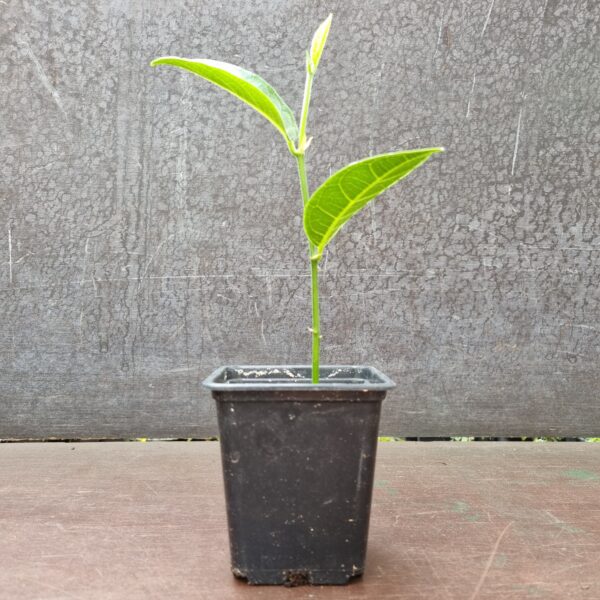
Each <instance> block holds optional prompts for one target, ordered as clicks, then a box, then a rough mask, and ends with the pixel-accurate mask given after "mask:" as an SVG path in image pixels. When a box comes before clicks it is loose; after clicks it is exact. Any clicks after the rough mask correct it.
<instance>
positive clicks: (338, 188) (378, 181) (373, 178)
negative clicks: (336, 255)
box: [304, 148, 443, 255]
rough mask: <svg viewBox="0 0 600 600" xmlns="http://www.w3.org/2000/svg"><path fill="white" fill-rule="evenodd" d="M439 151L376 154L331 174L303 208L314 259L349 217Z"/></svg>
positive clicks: (423, 150)
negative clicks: (313, 249)
mask: <svg viewBox="0 0 600 600" xmlns="http://www.w3.org/2000/svg"><path fill="white" fill-rule="evenodd" d="M442 150H443V148H424V149H421V150H407V151H404V152H393V153H391V154H380V155H379V156H372V157H370V158H365V159H363V160H361V161H358V162H355V163H352V164H350V165H348V166H347V167H344V168H343V169H341V170H339V171H338V172H337V173H334V174H333V175H332V176H331V177H330V178H329V179H327V180H326V181H325V182H324V183H323V184H321V186H320V187H319V188H317V190H315V192H314V193H313V195H312V196H311V198H310V200H309V201H308V203H307V204H306V206H305V207H304V231H305V232H306V235H307V237H308V239H309V240H310V241H311V242H312V243H313V244H314V246H315V247H316V253H317V255H320V254H321V253H322V252H323V249H324V248H325V246H326V245H327V244H328V243H329V242H330V241H331V239H332V238H333V236H334V235H335V234H336V233H337V232H338V231H339V230H340V228H341V226H342V225H343V224H344V223H345V222H346V221H348V219H350V217H351V216H352V215H354V214H356V213H357V212H358V211H360V210H361V209H362V208H363V207H364V206H365V205H366V204H367V203H368V202H369V200H372V199H373V198H375V196H378V195H379V194H381V192H383V191H384V190H386V189H387V188H389V187H390V186H392V185H394V184H395V183H396V182H397V181H399V180H400V179H402V178H403V177H406V176H407V175H408V174H409V173H410V172H411V171H413V170H414V169H416V168H417V167H418V166H419V165H421V164H423V163H424V162H425V161H426V160H427V159H428V158H429V157H430V156H431V155H432V154H435V153H436V152H441V151H442Z"/></svg>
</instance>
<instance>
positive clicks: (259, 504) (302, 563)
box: [204, 366, 395, 585]
mask: <svg viewBox="0 0 600 600" xmlns="http://www.w3.org/2000/svg"><path fill="white" fill-rule="evenodd" d="M204 385H205V386H206V387H208V388H209V389H210V390H211V391H212V395H213V398H214V399H215V401H216V405H217V414H218V420H219V433H220V442H221V458H222V463H223V475H224V482H225V496H226V502H227V518H228V524H229V537H230V548H231V564H232V571H233V573H234V575H236V576H237V577H240V578H244V579H246V580H247V581H248V582H249V583H251V584H271V585H277V584H279V585H299V584H304V583H310V584H318V585H324V584H337V585H339V584H345V583H347V582H348V581H349V580H350V579H351V578H352V577H355V576H357V575H361V574H362V572H363V569H364V563H365V555H366V548H367V537H368V531H369V515H370V510H371V495H372V490H373V475H374V468H375V454H376V450H377V434H378V428H379V416H380V410H381V402H382V400H383V399H384V397H385V395H386V392H387V390H389V389H391V388H392V387H394V385H395V384H394V383H393V382H392V381H391V380H390V379H389V378H388V377H386V376H385V375H383V374H382V373H380V372H379V371H377V370H376V369H374V368H372V367H363V366H330V367H322V368H321V371H320V382H319V384H312V383H311V382H310V367H306V366H281V367H272V366H267V367H263V366H235V367H221V368H220V369H218V370H217V371H215V372H214V373H213V374H212V375H211V376H210V377H208V378H207V379H206V380H205V381H204Z"/></svg>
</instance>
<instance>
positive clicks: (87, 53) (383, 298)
mask: <svg viewBox="0 0 600 600" xmlns="http://www.w3.org/2000/svg"><path fill="white" fill-rule="evenodd" d="M220 4H223V3H221V2H212V1H210V2H200V1H191V0H170V1H169V2H166V1H158V0H147V1H145V2H142V1H137V2H136V1H131V2H129V1H126V0H97V1H95V2H79V1H75V0H60V1H59V0H36V1H29V0H7V1H6V2H2V3H0V107H1V108H0V148H1V153H2V156H1V160H0V195H1V199H0V261H1V264H0V302H1V309H2V313H1V314H2V323H1V326H0V396H1V403H0V437H4V438H7V437H8V438H10V437H15V438H24V437H25V438H26V437H68V438H78V437H132V436H146V435H147V436H164V437H188V436H204V435H210V434H215V432H216V429H215V421H214V411H213V407H212V405H211V401H210V398H209V396H208V394H207V393H206V392H205V391H203V390H201V389H200V387H199V382H200V380H201V378H202V377H203V376H205V375H206V374H208V373H209V372H210V371H211V370H212V369H213V368H214V367H216V366H218V365H220V364H223V363H248V362H254V363H302V362H307V361H308V360H309V345H310V339H309V334H308V332H307V327H308V326H309V319H310V308H309V278H308V270H307V264H306V247H305V238H304V237H303V233H302V229H301V203H300V198H299V193H298V189H297V180H296V171H295V165H294V161H293V159H292V158H291V156H290V155H289V154H288V153H287V150H286V148H285V145H284V144H283V142H282V140H281V138H280V136H279V135H278V134H277V133H276V132H275V130H274V129H273V128H272V127H271V126H270V125H269V124H268V123H267V122H266V121H265V120H264V119H262V118H261V117H259V116H258V115H256V114H255V113H254V112H253V111H252V110H251V109H249V108H247V107H245V106H244V105H242V104H241V103H239V102H237V101H236V100H235V99H233V98H231V97H230V96H228V95H227V94H225V93H224V92H222V91H220V90H217V89H213V88H212V87H211V86H210V85H209V84H208V83H205V82H203V81H202V80H200V79H198V78H195V77H193V76H191V75H188V74H185V73H182V72H178V71H176V70H174V69H171V70H169V69H167V68H162V69H151V68H150V67H148V62H149V61H150V60H151V59H152V58H154V57H156V56H159V55H164V54H178V55H181V56H206V57H212V58H218V59H221V60H226V61H229V62H234V63H238V64H240V65H243V66H245V67H246V68H249V69H251V70H255V71H256V72H258V73H260V74H261V75H262V76H263V77H265V78H266V79H267V80H268V81H270V82H271V83H272V84H273V85H274V87H276V89H278V91H279V92H280V93H281V94H282V95H283V96H284V98H285V99H286V100H287V102H288V103H289V104H290V105H291V106H292V107H294V109H295V110H297V111H298V112H299V108H300V104H301V96H302V88H303V78H304V75H303V68H304V58H303V53H304V49H305V48H306V47H307V44H308V42H309V39H310V36H311V35H312V31H313V30H314V28H315V27H316V26H317V25H318V23H319V22H320V20H321V19H323V18H324V17H325V16H326V15H327V13H328V12H330V11H333V12H334V13H335V15H334V24H333V27H332V30H331V34H330V38H329V43H328V47H327V49H326V52H325V54H324V57H323V59H322V63H321V68H320V70H319V73H318V76H317V80H316V82H315V88H314V96H313V105H312V117H311V120H310V124H309V129H310V132H309V133H310V135H313V136H314V141H313V144H312V147H311V149H310V151H309V155H308V158H307V161H308V168H309V177H310V181H311V185H312V186H313V188H314V186H315V185H317V184H318V183H319V182H320V181H322V180H323V179H324V178H325V177H326V176H328V174H329V173H330V172H331V171H332V170H336V169H338V168H340V167H342V166H344V165H345V164H346V163H347V162H350V161H352V160H356V159H359V158H362V157H364V156H366V155H368V154H371V153H379V152H386V151H391V150H395V149H399V148H413V147H426V146H432V145H443V146H445V147H446V148H447V153H446V154H445V155H443V156H441V157H436V158H435V159H433V160H432V161H431V162H430V163H428V164H427V165H426V166H425V167H424V168H423V169H422V170H420V171H419V172H417V173H415V174H414V175H413V176H411V177H410V178H409V179H408V180H406V181H405V182H403V183H402V184H400V185H399V186H398V187H396V188H394V189H393V190H392V191H389V192H387V193H386V194H385V196H383V197H382V198H381V199H380V200H377V201H376V202H375V203H373V204H372V205H371V207H370V208H367V209H366V210H365V211H364V213H363V214H362V216H360V217H358V218H355V219H354V220H353V221H352V222H350V223H349V224H348V225H347V227H346V228H345V230H344V231H343V232H342V233H341V234H340V235H339V236H338V237H337V238H336V240H335V242H334V243H333V244H332V245H331V247H330V251H329V252H328V254H327V257H326V259H325V261H324V263H323V269H322V294H323V298H322V305H323V306H322V313H323V314H322V321H323V329H324V340H323V360H324V362H328V363H369V364H373V365H375V366H378V367H380V368H382V369H383V370H385V371H386V372H387V373H388V374H389V375H390V376H391V377H392V378H393V379H395V380H396V381H397V383H398V388H397V390H396V391H394V392H393V393H392V394H391V395H390V398H389V401H388V402H387V403H386V406H385V413H384V419H383V427H382V433H390V434H391V433H393V434H404V435H422V436H425V435H447V434H463V435H466V434H478V435H526V434H549V435H552V434H554V435H561V434H562V435H571V434H580V435H584V434H587V435H592V434H599V433H600V403H599V402H598V400H599V397H598V381H599V376H600V366H599V365H600V362H599V359H600V337H599V336H600V290H599V284H598V281H599V274H600V263H599V250H600V217H599V213H600V199H599V197H598V191H599V187H600V186H599V183H598V182H599V175H600V172H599V171H600V166H599V161H598V157H599V141H600V118H599V116H598V115H599V111H598V98H599V92H600V86H599V83H600V76H599V70H598V63H599V62H600V47H599V42H598V40H599V39H600V35H599V26H600V4H599V3H598V2H596V1H594V0H587V1H586V0H573V1H569V2H566V1H560V0H503V1H502V2H494V0H464V1H462V2H459V1H450V0H448V1H442V0H435V1H434V0H431V1H426V2H415V1H409V0H393V1H391V0H390V1H384V0H379V1H374V2H368V3H366V2H363V1H357V0H349V1H346V2H307V1H300V0H291V1H290V0H285V1H283V0H257V1H255V2H246V1H241V0H234V1H232V2H226V3H224V4H225V6H224V7H223V8H221V7H220V6H219V5H220Z"/></svg>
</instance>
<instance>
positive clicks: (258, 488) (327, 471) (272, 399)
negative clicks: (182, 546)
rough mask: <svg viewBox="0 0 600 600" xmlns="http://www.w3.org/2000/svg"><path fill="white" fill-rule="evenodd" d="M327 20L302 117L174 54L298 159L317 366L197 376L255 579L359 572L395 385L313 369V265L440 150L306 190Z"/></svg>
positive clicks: (233, 536) (268, 90) (406, 155)
mask: <svg viewBox="0 0 600 600" xmlns="http://www.w3.org/2000/svg"><path fill="white" fill-rule="evenodd" d="M331 18H332V16H331V15H329V17H328V18H327V19H326V20H325V21H324V22H323V23H322V24H321V25H320V26H319V28H318V29H317V31H316V33H315V34H314V36H313V39H312V43H311V46H310V50H309V51H307V52H306V83H305V88H304V100H303V103H302V112H301V116H300V123H299V125H298V124H297V122H296V119H295V117H294V114H293V112H292V110H291V109H290V108H289V107H288V105H287V104H286V103H285V102H284V101H283V99H282V98H281V96H280V95H279V94H278V93H277V92H276V91H275V90H274V89H273V87H272V86H270V85H269V84H268V83H267V82H266V81H265V80H264V79H262V78H261V77H259V76H258V75H256V74H254V73H252V72H250V71H247V70H245V69H242V68H240V67H237V66H235V65H232V64H228V63H224V62H219V61H215V60H208V59H186V58H178V57H174V56H168V57H163V58H157V59H156V60H154V61H152V63H151V65H152V66H157V65H171V66H175V67H179V68H181V69H185V70H187V71H190V72H191V73H194V74H196V75H199V76H200V77H202V78H204V79H206V80H208V81H210V82H211V83H213V84H215V85H217V86H219V87H221V88H223V89H225V90H226V91H228V92H230V93H231V94H233V95H234V96H236V97H238V98H239V99H240V100H242V101H244V102H245V103H246V104H248V105H250V106H251V107H252V108H254V109H255V110H256V111H258V112H259V113H260V114H261V115H263V116H264V117H265V118H266V119H267V120H268V121H270V122H271V123H272V124H273V125H274V126H275V128H276V129H277V130H278V131H279V133H280V134H281V136H282V137H283V139H284V141H285V143H286V145H287V148H288V150H289V152H290V153H291V155H292V156H293V157H294V158H295V160H296V163H297V168H298V175H299V183H300V195H301V198H302V202H303V222H304V231H305V233H306V236H307V238H308V258H309V262H310V273H311V289H312V327H311V328H310V330H311V333H312V365H311V366H295V365H279V366H224V367H221V368H219V369H217V370H216V371H215V372H214V373H212V375H210V376H209V377H208V378H207V379H206V380H205V381H204V385H205V386H206V387H208V388H209V389H210V390H211V391H212V395H213V397H214V399H215V400H216V405H217V414H218V421H219V433H220V442H221V457H222V463H223V473H224V480H225V493H226V500H227V513H228V523H229V534H230V548H231V560H232V570H233V573H234V574H235V575H236V576H237V577H240V578H245V579H247V580H248V582H249V583H254V584H285V585H297V584H301V583H312V584H344V583H347V582H348V580H349V579H350V578H351V577H353V576H356V575H360V574H361V573H362V572H363V568H364V560H365V553H366V542H367V533H368V526H369V513H370V506H371V493H372V487H373V474H374V465H375V452H376V448H377V433H378V426H379V414H380V408H381V402H382V400H383V399H384V397H385V394H386V391H387V390H389V389H391V388H392V387H394V383H393V382H392V381H391V380H390V379H389V378H388V377H386V376H385V375H384V374H382V373H380V372H379V371H378V370H376V369H374V368H372V367H368V366H348V365H341V366H320V365H319V350H320V340H321V329H320V323H319V291H318V265H319V261H320V260H321V257H322V256H323V251H324V249H325V247H326V246H327V244H328V243H329V242H330V241H331V240H332V239H333V237H334V236H335V235H336V234H337V233H338V232H339V231H340V229H341V227H342V226H343V225H344V223H346V222H347V221H348V220H349V219H350V217H352V216H353V215H354V214H356V213H358V212H359V211H360V210H361V209H362V208H364V207H365V206H366V204H367V203H368V202H369V201H370V200H372V199H373V198H375V197H376V196H378V195H379V194H380V193H381V192H383V191H384V190H386V189H387V188H389V187H390V186H392V185H394V184H395V183H396V182H397V181H399V180H400V179H402V178H403V177H406V175H408V174H409V173H410V172H411V171H413V170H414V169H416V168H417V167H418V166H419V165H421V164H423V163H424V162H425V161H426V160H427V159H429V157H431V156H432V155H433V154H435V153H436V152H440V151H441V150H442V148H426V149H420V150H407V151H401V152H391V153H389V154H382V155H378V156H372V157H369V158H366V159H363V160H360V161H358V162H355V163H352V164H350V165H348V166H346V167H344V168H343V169H341V170H340V171H338V172H337V173H334V174H333V175H331V176H330V177H329V178H328V179H327V180H326V181H324V182H323V183H322V184H321V185H320V186H319V187H318V188H317V189H316V190H315V191H314V192H313V193H312V194H310V193H309V186H308V180H307V175H306V168H305V163H304V157H305V154H306V151H307V149H308V147H309V145H310V143H311V139H312V138H307V134H306V130H307V123H308V109H309V104H310V96H311V88H312V83H313V78H314V76H315V73H316V71H317V67H318V65H319V61H320V59H321V54H322V52H323V48H324V46H325V42H326V40H327V35H328V33H329V28H330V25H331Z"/></svg>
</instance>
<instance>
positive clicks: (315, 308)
mask: <svg viewBox="0 0 600 600" xmlns="http://www.w3.org/2000/svg"><path fill="white" fill-rule="evenodd" d="M310 281H311V289H312V382H313V383H319V352H320V349H321V330H320V327H319V259H318V258H311V259H310Z"/></svg>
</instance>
